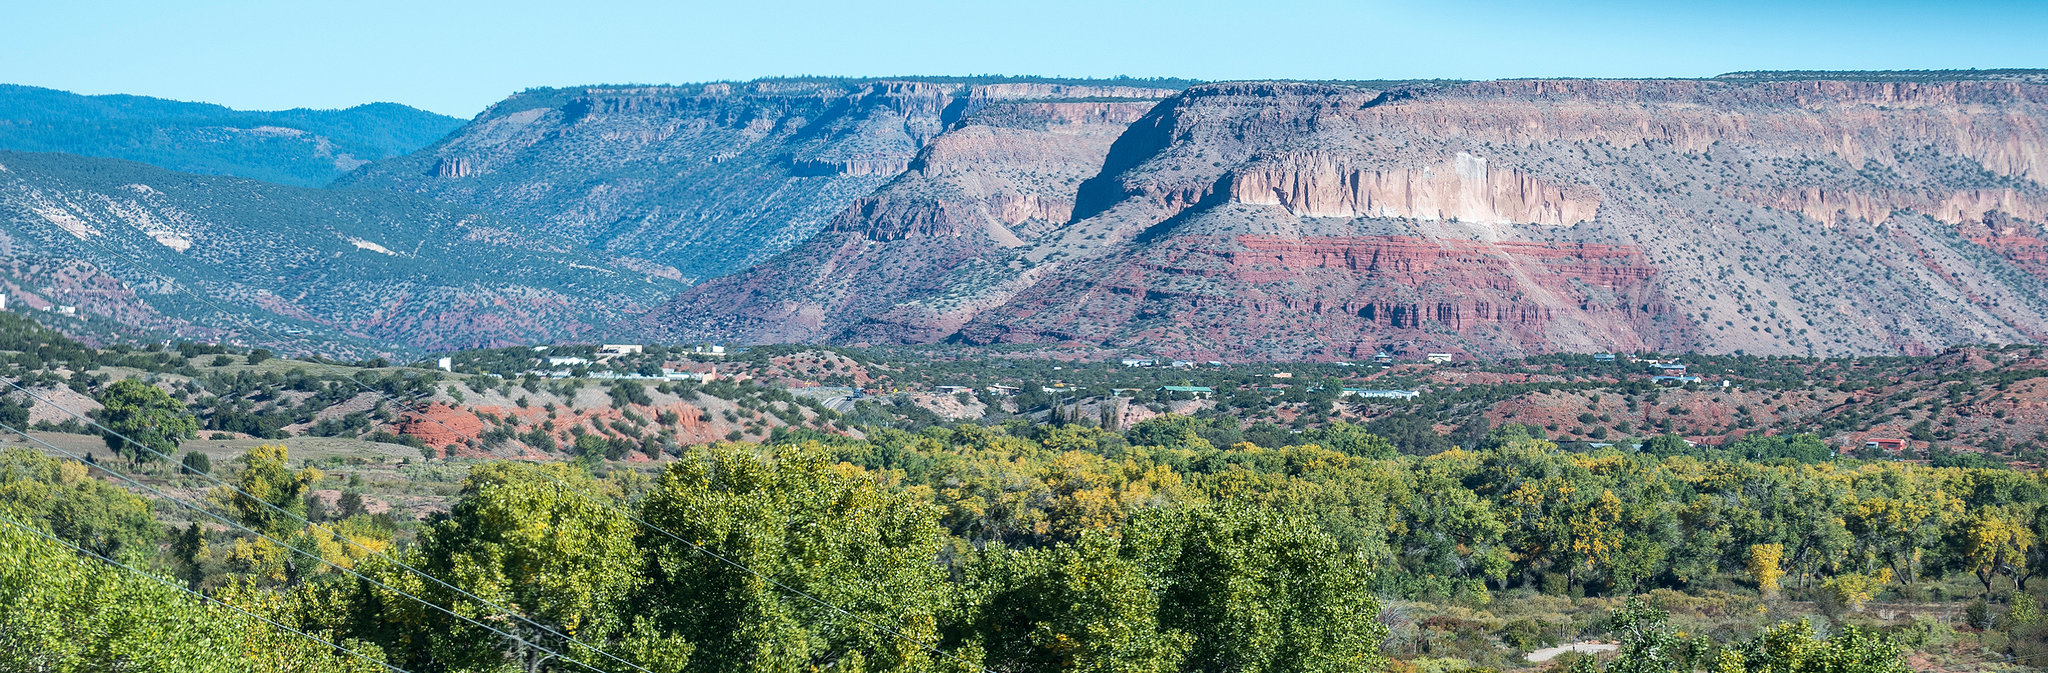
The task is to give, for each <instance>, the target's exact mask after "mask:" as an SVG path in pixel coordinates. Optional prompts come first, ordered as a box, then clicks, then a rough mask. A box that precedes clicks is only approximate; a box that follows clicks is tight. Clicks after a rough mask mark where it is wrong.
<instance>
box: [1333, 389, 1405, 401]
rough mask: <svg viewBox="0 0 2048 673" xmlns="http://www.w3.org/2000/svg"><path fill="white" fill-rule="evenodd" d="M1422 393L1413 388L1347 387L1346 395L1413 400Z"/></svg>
mask: <svg viewBox="0 0 2048 673" xmlns="http://www.w3.org/2000/svg"><path fill="white" fill-rule="evenodd" d="M1421 394H1422V393H1419V392H1416V391H1413V390H1374V389H1370V388H1345V389H1344V396H1345V397H1363V398H1367V399H1378V400H1412V399H1415V396H1417V395H1421Z"/></svg>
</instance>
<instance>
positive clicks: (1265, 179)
mask: <svg viewBox="0 0 2048 673" xmlns="http://www.w3.org/2000/svg"><path fill="white" fill-rule="evenodd" d="M1575 191H1576V193H1575V194H1570V195H1568V194H1566V193H1565V191H1564V190H1563V189H1560V188H1557V187H1553V186H1551V185H1549V184H1546V183H1545V182H1543V181H1542V180H1538V179H1536V178H1534V177H1531V176H1529V175H1527V174H1524V173H1522V172H1520V171H1516V170H1514V169H1508V168H1489V167H1488V165H1487V160H1486V158H1485V157H1481V156H1477V155H1473V154H1467V153H1465V152H1458V153H1457V154H1456V155H1455V156H1453V157H1452V159H1451V160H1450V161H1449V162H1446V163H1445V164H1443V165H1439V166H1423V167H1416V168H1400V169H1394V170H1391V171H1377V170H1367V169H1362V168H1352V167H1348V166H1345V165H1343V164H1341V163H1339V162H1337V161H1334V160H1332V159H1331V158H1329V157H1327V156H1321V155H1306V156H1303V155H1296V156H1288V157H1283V158H1280V159H1276V160H1271V161H1264V162H1260V163H1259V164H1256V165H1253V166H1248V167H1245V168H1242V169H1238V170H1236V171H1232V172H1231V180H1230V198H1231V200H1233V201H1236V202H1239V203H1252V204H1261V205H1271V206H1280V207H1283V208H1286V209H1287V212H1289V213H1292V214H1294V215H1296V216H1300V217H1397V218H1407V219H1416V220H1459V221H1464V222H1480V223H1487V224H1510V223H1516V224H1549V225H1568V224H1578V223H1580V222H1584V221H1587V220H1591V219H1593V215H1594V214H1595V213H1596V212H1598V211H1599V209H1600V198H1599V196H1598V195H1597V194H1593V193H1592V190H1591V189H1580V190H1575Z"/></svg>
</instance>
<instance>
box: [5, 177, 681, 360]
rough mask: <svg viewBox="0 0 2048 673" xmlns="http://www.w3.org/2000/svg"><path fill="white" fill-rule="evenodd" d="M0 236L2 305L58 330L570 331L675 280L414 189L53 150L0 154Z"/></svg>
mask: <svg viewBox="0 0 2048 673" xmlns="http://www.w3.org/2000/svg"><path fill="white" fill-rule="evenodd" d="M0 246H4V249H5V251H6V254H4V255H0V288H4V291H5V292H6V294H7V295H8V299H9V300H10V301H11V302H12V303H13V304H12V305H15V306H26V307H30V308H36V309H45V310H49V309H56V308H58V307H62V306H70V307H73V310H72V312H70V313H63V312H53V313H55V314H54V315H52V314H46V316H45V317H47V318H49V324H52V325H57V326H60V327H62V328H66V329H69V330H70V331H72V333H74V334H80V335H94V336H106V335H107V334H108V333H113V334H121V335H124V336H126V337H128V338H143V339H148V340H154V339H161V338H163V337H164V336H168V335H187V336H191V335H203V336H205V337H207V338H210V339H227V340H237V341H241V342H243V343H254V342H260V343H262V344H264V345H266V346H268V347H270V348H274V349H279V350H288V351H292V352H301V353H307V352H313V353H325V354H328V355H346V356H350V357H363V356H366V355H368V354H376V353H386V354H389V353H396V352H417V350H415V349H419V348H460V347H471V346H483V345H504V344H510V343H530V342H534V341H547V340H553V339H563V338H573V337H574V336H576V335H581V334H589V333H592V332H594V331H595V330H597V329H598V328H600V327H601V326H603V325H604V324H605V323H607V322H609V321H610V320H612V319H613V318H614V317H615V316H617V315H619V314H621V313H630V312H634V311H635V310H636V309H637V307H642V306H647V305H651V304H652V303H654V302H658V301H661V300H662V299H663V298H665V297H667V296H669V295H670V294H672V293H673V292H675V291H676V290H677V289H678V288H680V287H681V285H680V284H679V283H677V282H675V281H674V280H672V279H671V278H670V277H669V276H672V275H673V271H670V272H668V273H667V274H664V273H662V272H661V271H659V270H651V271H649V272H642V271H634V270H631V269H627V268H623V267H620V266H618V265H616V264H614V263H613V262H612V261H611V260H609V259H604V258H598V257H593V256H591V255H588V254H586V253H584V252H583V251H582V250H581V249H580V248H579V247H578V246H575V245H574V244H571V243H567V242H564V241H562V240H560V239H559V238H557V237H555V236H553V235H551V234H549V233H546V232H541V231H537V230H535V229H532V228H530V227H526V226H523V225H522V224H520V223H518V222H516V221H510V220H506V219H503V218H499V217H495V216H492V215H490V214H487V213H478V212H475V211H472V210H467V209H462V208H456V207H452V206H448V205H446V204H441V203H437V202H433V201H429V200H426V199H421V198H418V197H411V196H405V195H398V194H391V193H387V192H370V191H348V190H326V189H307V188H300V187H288V186H282V185H275V184H270V183H265V182H259V181H256V180H246V179H241V178H229V177H216V176H201V175H192V174H189V173H179V172H175V171H168V170H163V169H160V168H155V167H151V166H146V165H143V164H138V163H133V162H127V161H119V160H113V159H95V158H87V157H79V156H72V155H64V154H29V153H17V152H0ZM166 278H168V279H170V280H169V281H168V282H167V281H166V280H165V279H166ZM188 291H189V292H190V293H192V294H197V295H199V296H200V297H203V298H204V299H205V301H204V302H202V301H200V300H195V299H194V298H193V297H192V296H191V295H190V294H187V292H188ZM639 310H644V309H639ZM108 338H111V337H108Z"/></svg>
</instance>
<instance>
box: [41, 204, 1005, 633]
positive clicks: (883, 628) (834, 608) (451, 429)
mask: <svg viewBox="0 0 2048 673" xmlns="http://www.w3.org/2000/svg"><path fill="white" fill-rule="evenodd" d="M51 226H53V227H54V226H56V224H55V223H51ZM66 233H69V232H66ZM79 240H82V241H86V242H87V243H89V244H91V245H94V246H97V247H99V248H100V249H101V250H103V251H106V252H107V253H108V254H111V255H114V256H115V257H119V258H121V259H122V260H124V261H126V262H128V263H129V264H130V265H133V266H135V267H137V268H138V269H140V270H146V271H150V272H152V273H153V275H155V276H156V277H157V278H158V279H159V280H162V281H163V282H165V283H168V284H170V285H171V286H172V287H175V288H177V289H178V290H179V291H181V292H184V293H185V295H186V296H189V297H191V298H193V299H194V300H195V301H198V302H200V303H202V304H205V305H207V306H209V307H212V308H213V309H214V310H216V311H219V312H221V314H222V315H224V316H229V317H233V316H235V315H236V314H235V313H232V312H229V311H228V310H226V309H224V308H221V306H220V305H219V304H216V303H214V302H213V301H211V300H209V299H207V298H206V297H203V296H200V295H199V293H197V292H193V291H192V289H191V288H190V287H187V286H186V285H185V284H184V283H179V282H177V280H176V279H173V278H171V277H169V276H168V275H165V274H163V273H161V272H155V271H154V269H150V268H149V267H148V266H147V265H145V264H143V263H141V262H138V261H136V260H135V259H133V258H130V257H128V256H127V255H123V254H121V253H120V252H118V251H115V250H113V249H112V248H110V247H107V246H105V245H101V244H100V243H99V242H97V241H93V240H92V239H91V238H90V237H80V239H79ZM244 326H245V327H247V328H250V329H251V331H257V332H262V333H264V334H267V335H269V336H271V337H272V338H275V337H276V336H277V335H276V333H274V332H270V331H269V330H265V329H262V328H261V327H259V326H256V325H255V324H254V323H253V322H245V323H244ZM311 364H317V365H324V366H327V367H329V368H330V369H331V370H334V371H335V372H336V373H338V374H339V375H340V376H341V378H343V379H344V380H347V381H348V382H350V383H354V384H355V385H356V387H358V388H360V389H362V390H364V391H366V392H370V393H372V394H375V395H378V396H380V397H382V398H384V399H386V400H390V401H393V402H400V405H401V406H400V408H401V409H405V406H404V403H403V402H401V401H399V400H398V399H397V397H396V396H393V395H391V394H390V393H386V392H384V391H382V390H378V389H375V388H371V387H370V386H368V385H366V384H364V383H363V382H362V381H359V380H357V379H356V378H355V377H354V376H350V375H349V373H348V372H346V371H342V370H341V368H340V367H339V366H336V365H332V364H328V363H324V362H314V363H311ZM0 380H4V379H0ZM15 387H16V388H17V389H20V386H15ZM24 392H26V391H24ZM59 409H62V407H59ZM65 411H66V413H70V414H71V415H72V416H75V417H80V418H83V417H82V416H79V414H77V413H75V412H71V411H69V410H65ZM412 413H413V414H415V415H417V416H419V417H420V418H425V419H427V420H429V421H433V422H434V424H435V425H439V426H441V427H442V428H443V429H446V430H448V431H449V432H452V433H455V434H456V435H458V436H461V437H463V438H466V439H468V440H470V441H472V442H476V443H479V444H482V443H483V441H482V440H480V439H478V438H477V437H476V436H475V435H472V434H470V433H467V432H463V431H461V430H457V429H455V428H454V427H451V426H449V425H448V424H447V423H445V422H442V421H441V419H438V418H434V417H432V416H429V415H427V414H424V413H421V412H419V411H412ZM86 420H87V422H90V423H92V424H93V425H95V426H98V427H100V428H101V429H102V430H107V428H106V426H104V425H100V424H99V423H98V422H96V421H92V420H91V419H86ZM107 431H108V432H112V430H107ZM117 436H118V435H117ZM123 439H124V440H126V438H125V437H123ZM131 441H132V440H131ZM536 472H538V473H539V474H540V475H541V476H542V477H543V478H546V479H548V480H549V481H552V482H554V483H555V484H556V485H557V486H559V487H561V488H562V489H563V490H566V491H569V492H571V493H575V494H577V495H579V496H582V497H583V498H584V499H586V500H589V501H591V502H594V503H596V504H598V505H599V506H601V507H604V508H606V509H610V510H612V511H614V512H616V513H618V514H620V515H623V516H625V517H626V518H628V519H630V520H632V521H633V522H634V523H635V524H638V525H640V526H641V527H644V528H646V529H648V530H651V531H654V532H657V533H660V534H662V535H663V536H666V537H668V538H669V539H672V540H675V541H677V542H681V543H683V544H684V545H687V546H688V547H690V548H691V549H694V550H696V551H698V552H700V553H703V554H704V555H706V556H709V557H711V558H714V559H717V560H719V561H721V562H724V563H725V564H727V565H730V566H732V567H735V568H739V569H741V570H744V571H746V572H747V573H748V574H751V575H753V576H754V577H757V578H759V579H761V580H762V581H764V582H767V583H769V584H771V585H774V586H775V587H777V588H779V589H782V590H783V591H787V592H789V593H791V594H794V595H797V596H801V597H803V598H804V599H806V600H809V601H811V602H813V603H816V604H818V605H820V606H824V607H826V608H829V609H831V610H832V611H834V612H838V613H839V614H843V615H846V616H847V617H851V618H853V619H854V620H855V621H858V622H860V623H862V624H865V625H867V626H869V627H871V628H874V629H876V630H879V631H881V632H883V633H886V634H888V635H890V636H891V637H894V638H897V639H899V640H902V641H904V642H906V643H910V644H912V645H914V646H917V647H918V648H920V649H923V650H926V651H929V652H931V653H933V654H937V655H939V656H942V657H945V658H947V659H951V660H953V661H956V662H959V663H962V664H966V665H968V666H971V667H974V668H975V669H977V670H980V671H983V673H994V672H993V671H991V670H990V669H988V668H986V667H983V666H981V665H979V664H976V663H974V662H970V661H968V660H966V659H962V658H960V657H959V656H957V655H954V654H952V653H950V652H947V651H945V650H942V649H939V648H938V647H936V646H933V645H929V644H926V643H923V642H920V641H918V640H917V639H914V638H911V637H910V636H908V635H904V634H903V633H902V632H901V631H898V630H897V629H893V628H890V627H888V626H884V625H882V624H878V623H875V622H874V621H872V620H869V619H868V618H866V617H862V616H860V615H858V614H855V613H854V612H853V611H851V610H847V609H845V608H842V607H839V606H838V605H834V604H832V603H830V602H827V601H825V600H824V599H822V598H818V597H817V596H813V595H811V594H810V593H808V592H804V591H802V590H799V589H796V588H795V587H791V586H789V585H786V584H783V583H782V582H780V581H777V580H776V579H775V578H772V577H769V576H768V575H767V574H765V573H762V572H761V571H758V570H755V569H753V568H752V567H749V566H747V565H746V564H743V563H740V562H738V561H734V560H732V559H729V558H726V557H725V556H722V555H720V554H718V553H716V552H713V551H711V550H710V549H706V548H705V547H704V546H702V545H699V544H697V543H695V542H691V541H689V540H686V539H683V538H682V537H681V536H679V535H676V534H675V533H672V532H669V531H668V530H666V529H663V528H661V527H660V526H656V525H654V524H651V523H648V522H647V521H646V520H644V519H641V518H640V517H639V516H636V515H634V514H633V513H632V512H628V511H626V510H624V509H622V508H620V507H618V506H617V505H615V504H613V503H611V502H609V501H607V500H605V499H602V498H598V497H596V496H593V495H590V494H588V493H584V492H583V491H582V490H581V489H577V488H575V487H574V486H571V485H569V484H568V483H567V482H565V481H563V480H561V479H559V478H557V477H555V476H554V475H551V474H548V473H547V471H546V470H537V471H536Z"/></svg>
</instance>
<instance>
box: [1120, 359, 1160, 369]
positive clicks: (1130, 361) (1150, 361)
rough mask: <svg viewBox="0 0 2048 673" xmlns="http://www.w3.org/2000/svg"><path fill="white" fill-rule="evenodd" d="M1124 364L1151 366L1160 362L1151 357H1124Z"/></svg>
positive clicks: (1129, 365)
mask: <svg viewBox="0 0 2048 673" xmlns="http://www.w3.org/2000/svg"><path fill="white" fill-rule="evenodd" d="M1123 364H1124V366H1125V367H1150V366H1153V365H1155V364H1158V361H1157V360H1153V359H1151V358H1124V359H1123Z"/></svg>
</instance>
